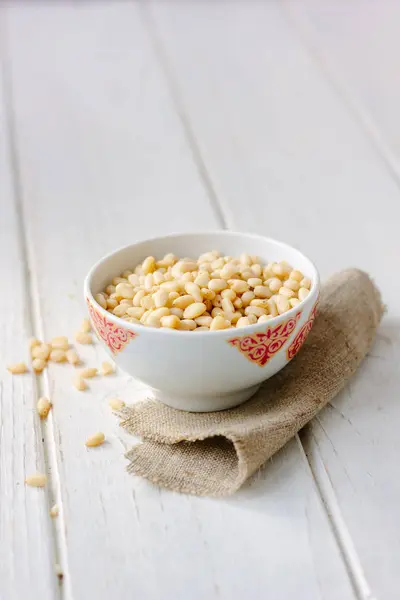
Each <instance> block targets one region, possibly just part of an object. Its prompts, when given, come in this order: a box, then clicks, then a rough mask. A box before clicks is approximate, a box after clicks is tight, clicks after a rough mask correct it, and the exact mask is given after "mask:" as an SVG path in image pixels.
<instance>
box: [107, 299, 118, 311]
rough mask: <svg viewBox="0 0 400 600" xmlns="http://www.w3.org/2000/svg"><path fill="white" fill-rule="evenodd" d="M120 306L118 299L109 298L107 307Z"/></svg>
mask: <svg viewBox="0 0 400 600" xmlns="http://www.w3.org/2000/svg"><path fill="white" fill-rule="evenodd" d="M116 306H118V300H117V299H116V298H107V308H111V309H113V308H115V307H116Z"/></svg>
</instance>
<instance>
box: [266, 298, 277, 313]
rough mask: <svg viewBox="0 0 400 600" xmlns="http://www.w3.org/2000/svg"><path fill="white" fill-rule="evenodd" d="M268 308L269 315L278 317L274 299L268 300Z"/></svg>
mask: <svg viewBox="0 0 400 600" xmlns="http://www.w3.org/2000/svg"><path fill="white" fill-rule="evenodd" d="M268 307H269V313H270V315H272V316H273V317H276V316H277V315H278V308H277V306H276V302H275V298H270V299H269V300H268Z"/></svg>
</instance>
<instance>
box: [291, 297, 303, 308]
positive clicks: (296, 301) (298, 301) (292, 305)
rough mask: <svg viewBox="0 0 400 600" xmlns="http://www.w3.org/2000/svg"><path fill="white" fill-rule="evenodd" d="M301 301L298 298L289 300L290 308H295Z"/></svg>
mask: <svg viewBox="0 0 400 600" xmlns="http://www.w3.org/2000/svg"><path fill="white" fill-rule="evenodd" d="M300 302H301V300H299V299H298V298H290V300H289V304H290V306H291V307H292V308H295V306H298V305H299V304H300Z"/></svg>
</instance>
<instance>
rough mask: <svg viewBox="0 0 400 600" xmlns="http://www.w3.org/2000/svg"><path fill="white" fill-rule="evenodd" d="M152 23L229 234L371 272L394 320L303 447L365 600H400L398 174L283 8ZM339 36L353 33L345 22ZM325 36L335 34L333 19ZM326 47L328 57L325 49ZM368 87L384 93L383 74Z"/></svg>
mask: <svg viewBox="0 0 400 600" xmlns="http://www.w3.org/2000/svg"><path fill="white" fill-rule="evenodd" d="M292 4H293V6H294V5H295V3H292ZM384 4H385V7H386V10H389V9H388V8H387V6H386V5H387V4H388V3H384ZM314 5H315V6H316V3H314ZM328 5H329V6H330V7H331V11H334V12H335V13H336V14H337V15H339V14H340V15H341V16H343V14H344V13H345V14H346V15H348V14H349V13H350V12H351V3H350V4H349V3H348V4H347V5H346V8H344V5H342V8H341V9H340V8H339V7H338V6H337V5H336V7H335V8H333V3H330V4H329V3H328ZM250 6H251V9H250ZM324 6H326V3H324V5H323V6H322V5H321V4H319V8H318V12H319V17H320V18H321V15H322V14H324ZM358 6H361V5H358ZM380 6H381V7H382V3H380ZM296 10H297V11H298V10H301V9H299V7H298V5H296ZM316 10H317V9H316ZM376 10H378V9H377V8H376ZM340 11H342V12H340ZM383 13H384V8H382V12H381V13H380V14H381V16H382V14H383ZM327 14H328V15H329V14H330V12H329V13H327ZM385 14H387V13H385ZM365 18H366V17H365ZM382 18H383V17H382ZM352 22H353V23H354V28H353V30H352V32H353V36H352V37H353V38H355V41H354V44H356V43H357V38H356V35H357V34H356V28H358V27H359V26H360V23H359V22H358V21H357V19H356V18H355V17H354V16H353V18H352ZM361 22H363V20H361ZM149 23H150V27H151V28H152V30H153V31H154V35H155V36H156V37H157V39H158V40H159V41H158V44H159V46H160V47H161V48H162V51H163V52H164V56H165V62H166V63H167V64H168V65H169V67H168V70H169V73H170V76H171V78H173V80H174V86H175V87H176V88H177V89H178V90H179V92H180V94H181V98H182V106H183V107H184V110H185V111H186V114H187V115H188V121H189V123H190V127H191V129H192V131H193V135H194V136H195V137H196V139H197V141H198V144H199V148H200V152H201V154H202V156H203V160H204V161H205V163H206V164H207V165H208V167H209V173H210V179H211V181H212V183H213V185H214V187H215V189H216V190H217V193H218V196H219V197H221V198H222V202H223V208H224V212H225V215H226V218H227V221H228V223H229V226H230V227H233V228H246V229H250V230H252V231H256V232H259V233H267V234H269V235H271V236H274V237H277V238H281V239H284V240H286V241H288V242H289V243H293V244H295V245H297V246H299V247H300V248H301V249H303V250H304V251H305V252H306V253H307V254H308V255H309V256H311V257H313V258H314V260H315V262H316V263H317V266H318V267H319V268H320V270H321V272H322V275H323V276H325V275H327V274H328V273H330V272H332V271H334V270H336V269H339V268H342V267H345V266H349V265H357V266H360V267H361V268H364V269H366V270H367V271H369V272H370V273H371V274H372V275H373V276H374V278H375V280H376V281H377V283H378V285H379V286H380V287H381V289H382V294H383V300H384V302H385V303H386V304H387V306H388V312H387V315H386V316H385V319H384V321H383V323H382V326H381V328H380V331H379V333H378V336H377V340H376V343H375V345H374V347H373V349H372V351H371V353H370V355H369V357H368V358H367V360H366V361H365V363H364V364H363V365H362V367H361V369H360V371H359V372H358V373H357V375H356V376H355V377H354V379H353V380H352V381H351V383H350V385H349V386H348V387H347V389H346V390H345V391H344V392H343V393H342V394H340V395H339V396H338V397H337V398H336V399H335V401H334V402H332V405H331V407H328V408H327V409H326V410H325V411H324V412H323V413H322V414H321V416H320V418H319V419H318V420H317V422H316V424H315V426H314V425H313V426H312V427H311V428H309V429H308V431H306V432H305V433H304V437H303V440H304V442H305V443H306V442H307V444H306V445H307V451H308V452H309V453H311V459H313V458H315V459H317V458H318V457H319V458H321V457H322V461H323V464H324V465H325V467H326V469H327V477H328V479H329V478H330V479H331V481H332V487H333V493H334V496H335V502H337V505H338V508H339V511H340V518H341V519H342V520H343V523H344V524H345V527H346V528H347V531H348V532H349V535H350V536H351V538H352V541H353V544H354V547H353V545H352V548H349V556H350V555H351V554H352V551H353V549H355V552H356V557H355V560H356V562H357V563H358V565H359V567H360V568H357V569H356V570H357V573H358V575H357V576H358V577H359V581H358V585H357V589H358V591H359V595H360V597H370V596H369V594H370V592H369V588H372V592H371V593H372V594H376V596H377V597H378V598H390V599H394V598H397V597H398V595H399V591H400V580H399V572H398V569H397V567H396V558H395V557H396V556H397V554H398V548H399V543H400V538H399V534H398V532H399V512H398V510H397V507H398V504H399V487H398V484H397V478H396V477H394V473H395V472H397V470H398V469H397V459H396V457H397V456H398V453H399V441H398V434H397V422H398V418H399V409H398V401H397V398H398V388H399V383H400V382H399V370H398V360H399V353H400V343H399V341H400V340H399V308H398V301H397V297H398V289H399V287H398V282H397V281H396V279H395V278H394V277H393V275H392V274H393V272H394V270H395V269H396V264H397V260H398V256H399V253H400V243H399V238H398V234H397V228H398V223H399V220H400V201H399V200H400V195H399V189H398V183H397V180H396V178H394V177H393V175H392V173H393V170H392V169H391V168H390V167H388V165H387V163H386V162H385V160H384V159H382V155H381V152H380V148H377V147H376V146H375V145H374V140H373V139H372V138H371V136H370V134H369V132H366V131H365V128H364V126H363V124H362V123H361V122H360V120H359V119H357V117H356V115H355V114H354V110H353V108H350V107H349V106H348V104H347V102H346V101H345V100H344V97H343V95H342V94H341V93H340V89H338V88H337V86H336V85H334V84H333V82H332V80H331V78H330V77H328V76H327V74H326V73H325V71H324V69H323V68H322V67H321V64H320V62H319V61H318V60H316V57H315V56H314V54H313V52H311V51H310V49H309V47H308V45H307V43H306V42H305V40H304V31H301V32H299V31H298V30H297V29H296V27H295V26H294V24H293V22H292V21H291V20H289V19H288V18H287V12H285V11H282V10H280V9H279V7H278V6H277V5H276V4H275V5H274V3H256V2H255V3H251V4H246V6H244V5H243V4H239V3H238V4H234V5H232V4H230V5H229V6H228V5H227V4H220V5H218V6H213V7H211V6H210V5H209V4H203V5H201V6H200V5H197V6H196V8H194V7H193V6H191V7H190V8H189V7H188V6H186V7H183V6H182V5H181V4H180V3H176V4H175V5H174V6H172V5H171V4H169V5H168V7H167V6H166V5H165V4H164V3H161V2H160V3H157V2H156V3H153V4H152V11H151V13H150V16H149ZM356 23H357V26H356ZM318 24H319V21H318V23H316V28H317V27H318ZM339 24H340V25H341V27H342V28H346V31H348V28H349V23H348V21H346V22H345V17H344V16H343V20H341V18H339V17H338V18H337V19H336V25H337V26H338V27H339ZM324 26H325V28H326V29H327V30H328V29H329V28H330V27H331V26H332V24H331V21H330V20H329V18H328V17H327V18H326V20H325V21H324ZM334 26H335V21H333V27H334ZM357 31H358V29H357ZM320 33H321V32H320ZM342 34H343V31H342V29H340V33H339V30H338V33H337V37H338V39H337V45H338V46H339V44H340V36H341V35H342ZM332 36H333V33H332V30H331V31H330V37H331V38H332ZM205 37H207V43H204V40H205ZM350 37H351V35H350V34H349V39H348V43H349V44H350ZM221 40H223V43H221ZM238 40H240V43H238ZM319 40H320V45H321V52H322V50H323V48H324V38H323V35H320V37H319ZM183 49H184V50H185V51H183ZM393 60H396V58H395V57H394V58H393ZM378 62H379V61H378ZM193 64H195V65H196V73H195V75H194V74H193V72H192V68H191V65H193ZM364 69H365V73H366V72H367V70H368V66H367V65H364ZM370 73H371V71H370ZM222 74H223V75H222ZM396 82H397V79H394V80H393V85H396ZM369 86H370V87H371V88H374V87H375V86H377V87H378V88H379V82H378V81H376V80H375V79H374V76H373V71H372V74H370V79H369ZM327 502H328V508H329V499H328V500H327Z"/></svg>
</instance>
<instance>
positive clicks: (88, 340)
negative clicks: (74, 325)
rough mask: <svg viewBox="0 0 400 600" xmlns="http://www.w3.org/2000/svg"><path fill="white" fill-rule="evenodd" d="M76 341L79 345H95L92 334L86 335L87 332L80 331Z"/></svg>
mask: <svg viewBox="0 0 400 600" xmlns="http://www.w3.org/2000/svg"><path fill="white" fill-rule="evenodd" d="M75 339H76V341H77V342H78V344H93V338H92V336H91V335H90V333H86V332H85V331H78V333H77V334H76V335H75Z"/></svg>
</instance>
